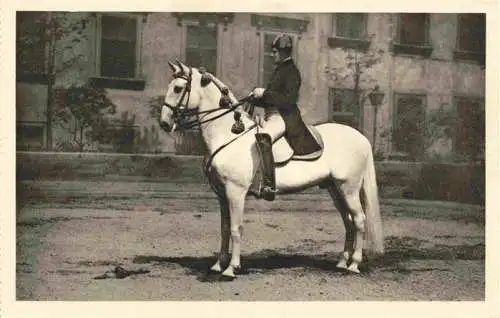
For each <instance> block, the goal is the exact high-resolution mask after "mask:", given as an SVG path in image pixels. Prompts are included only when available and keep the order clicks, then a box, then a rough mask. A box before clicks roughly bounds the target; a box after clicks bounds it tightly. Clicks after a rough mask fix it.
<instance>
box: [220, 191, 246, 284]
mask: <svg viewBox="0 0 500 318" xmlns="http://www.w3.org/2000/svg"><path fill="white" fill-rule="evenodd" d="M246 192H247V190H246V189H245V188H243V187H241V186H239V185H236V184H233V183H228V184H227V185H226V197H227V202H228V203H229V214H230V224H231V225H230V232H231V241H232V253H231V262H230V263H229V266H228V267H227V268H226V269H225V270H224V272H223V273H222V276H223V277H226V278H229V279H233V278H235V277H236V275H235V270H238V269H240V268H241V263H240V252H241V234H242V231H243V210H244V207H245V198H246Z"/></svg>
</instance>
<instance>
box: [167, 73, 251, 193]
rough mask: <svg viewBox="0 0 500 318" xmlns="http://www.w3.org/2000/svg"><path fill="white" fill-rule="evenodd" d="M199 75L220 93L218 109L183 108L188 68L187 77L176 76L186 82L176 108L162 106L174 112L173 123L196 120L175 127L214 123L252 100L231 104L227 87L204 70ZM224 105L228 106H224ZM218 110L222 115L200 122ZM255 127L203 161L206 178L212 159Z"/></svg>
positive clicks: (249, 98)
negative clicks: (184, 119)
mask: <svg viewBox="0 0 500 318" xmlns="http://www.w3.org/2000/svg"><path fill="white" fill-rule="evenodd" d="M200 73H201V74H202V77H204V80H210V81H211V82H212V83H213V84H214V85H215V86H216V87H217V88H218V89H219V91H220V92H221V93H222V97H221V100H220V101H219V107H218V108H215V109H210V110H204V111H199V110H198V107H197V108H187V106H184V107H183V106H182V105H181V104H182V101H183V100H184V97H185V96H186V94H187V95H188V96H187V102H186V105H188V103H189V96H190V93H191V81H192V69H191V68H189V73H188V74H187V76H186V74H185V73H181V74H179V75H177V76H176V77H177V78H182V79H185V80H186V81H187V84H186V89H185V90H184V91H183V94H182V95H181V98H180V99H179V102H178V103H177V106H175V107H174V106H172V105H170V104H168V103H163V105H164V106H166V107H168V108H170V109H171V110H172V111H173V112H174V115H173V116H174V121H177V120H176V118H177V119H178V118H182V117H186V116H197V119H194V120H191V121H188V122H181V123H177V125H178V127H179V128H180V129H189V128H193V127H195V126H201V125H202V124H205V123H208V122H211V121H214V120H216V119H218V118H221V117H223V116H225V115H227V114H229V113H231V112H234V111H235V110H236V108H238V107H239V106H241V105H243V104H244V103H246V102H247V101H249V100H252V98H253V97H252V96H247V97H244V98H242V99H240V100H238V102H237V103H236V104H231V101H230V100H229V98H228V94H229V89H228V88H227V87H225V86H221V85H220V84H219V83H218V82H217V81H216V80H215V78H213V75H211V74H209V73H206V72H205V71H204V70H202V71H200ZM202 80H203V79H202ZM226 103H227V104H228V105H226ZM228 106H229V107H228ZM220 110H225V111H224V112H223V113H221V114H218V115H217V116H214V117H210V118H208V119H205V120H200V115H205V116H206V115H208V114H211V113H214V112H217V111H220ZM256 126H257V123H254V124H253V125H251V126H250V127H249V128H247V129H245V131H243V132H241V133H239V134H237V135H236V136H234V138H232V139H230V140H228V141H226V142H225V143H224V144H222V145H221V146H220V147H219V148H217V150H215V151H214V153H213V154H211V155H210V156H209V157H208V159H207V160H206V161H205V160H204V167H203V172H204V173H205V175H206V176H207V178H210V170H211V168H212V162H213V159H214V157H215V156H216V155H217V154H218V153H219V152H220V151H221V150H223V149H224V148H226V147H227V146H229V145H230V144H232V143H233V142H234V141H236V140H237V139H239V138H240V137H241V136H243V135H245V134H247V133H248V132H250V131H252V130H253V129H254V128H255V127H256ZM209 183H210V186H211V187H212V189H213V190H214V191H215V193H216V194H217V195H218V196H221V194H219V192H218V191H217V189H215V188H214V186H213V185H212V183H211V182H209Z"/></svg>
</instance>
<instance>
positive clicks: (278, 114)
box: [250, 34, 320, 201]
mask: <svg viewBox="0 0 500 318" xmlns="http://www.w3.org/2000/svg"><path fill="white" fill-rule="evenodd" d="M272 54H273V57H274V63H275V65H276V68H275V69H274V72H273V74H272V76H271V80H270V81H269V83H268V84H267V87H266V88H261V87H258V88H255V89H254V90H253V91H252V93H250V95H251V96H252V97H253V98H254V99H255V104H256V105H257V106H260V107H263V108H264V109H265V121H264V124H263V126H262V129H260V131H259V133H257V134H256V135H255V138H256V140H257V145H258V148H259V150H260V154H261V159H262V165H263V169H264V184H263V188H262V196H263V198H264V199H265V200H268V201H272V200H274V197H275V194H276V185H275V183H276V181H275V171H274V169H275V168H274V158H273V153H272V150H271V149H272V143H273V142H274V141H276V139H278V138H279V137H281V136H283V135H284V136H285V138H286V140H287V141H288V143H289V144H290V146H291V148H292V149H293V151H294V154H296V155H307V154H310V153H313V152H316V151H318V150H320V146H319V145H318V143H317V142H316V140H315V139H314V137H313V135H312V134H311V132H310V131H309V129H307V127H306V125H305V123H304V121H303V120H302V117H301V114H300V110H299V108H298V106H297V102H298V99H299V90H300V85H301V76H300V72H299V70H298V69H297V66H296V65H295V63H294V61H293V60H292V57H291V54H292V38H291V37H290V36H289V35H285V34H281V35H278V36H277V37H276V38H275V39H274V41H273V43H272Z"/></svg>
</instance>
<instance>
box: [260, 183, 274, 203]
mask: <svg viewBox="0 0 500 318" xmlns="http://www.w3.org/2000/svg"><path fill="white" fill-rule="evenodd" d="M277 192H278V191H277V190H276V189H273V188H272V187H270V186H264V187H262V188H261V189H260V195H261V197H262V198H263V199H265V200H267V201H273V200H274V198H275V197H276V193H277Z"/></svg>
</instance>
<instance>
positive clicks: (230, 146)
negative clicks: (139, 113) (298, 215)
mask: <svg viewBox="0 0 500 318" xmlns="http://www.w3.org/2000/svg"><path fill="white" fill-rule="evenodd" d="M169 65H170V67H171V68H172V70H173V72H174V79H173V80H172V81H171V82H170V83H169V84H168V87H167V92H166V95H165V103H164V105H163V107H162V111H161V117H160V123H159V124H160V126H161V127H162V128H163V129H164V130H165V131H167V132H172V131H173V130H175V127H181V128H182V127H183V126H184V127H187V126H193V125H199V126H200V129H201V134H202V136H203V139H204V141H205V143H206V146H207V150H208V153H207V157H206V159H208V160H206V165H207V166H206V174H207V177H208V179H209V182H210V185H211V186H212V188H213V189H214V190H215V192H216V193H217V195H218V199H219V203H220V211H221V242H220V243H221V244H220V253H219V256H218V259H217V261H216V262H215V264H214V265H213V266H212V267H211V268H210V270H211V271H215V272H217V273H219V274H220V273H222V275H221V278H226V279H234V278H235V277H236V274H237V273H238V271H239V270H240V269H241V267H240V252H241V250H240V249H241V247H240V244H241V234H242V225H243V212H244V206H245V199H246V197H247V196H248V194H249V190H250V188H251V185H252V183H253V180H254V177H255V175H256V173H257V172H258V168H259V164H260V161H259V160H260V159H259V158H260V157H259V156H258V150H257V147H256V145H255V133H256V129H257V128H258V127H256V124H255V122H254V121H253V120H252V119H251V117H250V116H249V114H248V113H246V112H245V111H243V110H242V107H240V105H241V104H243V103H242V102H239V103H238V100H237V99H236V98H235V97H234V95H233V94H232V93H231V92H230V91H228V89H227V87H226V86H225V85H224V84H223V83H222V82H221V81H220V80H218V79H217V78H215V77H214V76H213V75H211V74H208V73H205V72H203V71H201V72H200V70H198V69H196V68H190V67H188V66H186V65H185V64H183V63H181V62H179V61H177V62H176V63H175V64H174V63H171V62H169ZM224 98H226V100H227V99H228V98H229V99H230V101H231V103H232V106H230V107H224V106H227V105H223V107H221V106H220V103H222V100H223V99H224ZM237 107H238V108H237ZM235 109H238V111H239V112H240V113H241V114H242V116H241V120H242V122H243V124H244V125H245V128H246V129H245V131H243V132H242V133H239V134H234V133H232V132H231V127H232V125H233V124H234V120H235V119H234V118H233V111H234V110H235ZM189 116H195V117H196V118H195V119H194V120H192V121H191V122H186V118H187V117H189ZM316 129H317V131H318V132H319V134H320V135H321V137H322V139H323V145H324V151H323V153H322V155H321V157H319V158H317V159H316V160H309V161H304V160H293V159H292V160H289V161H288V162H287V163H286V164H283V165H280V166H277V167H276V188H277V190H278V195H279V194H280V193H282V194H283V193H294V192H295V193H296V192H298V191H301V190H303V189H305V188H309V187H313V186H320V187H321V188H327V189H328V192H329V193H330V195H331V197H332V199H333V201H334V204H335V206H336V208H337V210H338V211H339V212H340V214H341V216H342V220H343V222H344V225H345V245H344V251H343V253H342V256H341V259H340V261H339V262H338V263H337V267H338V268H342V269H347V270H348V271H351V272H354V273H359V268H358V265H359V264H360V262H361V261H362V253H363V248H365V249H367V250H369V251H371V252H373V253H374V254H378V255H381V254H383V252H384V245H383V241H384V237H383V232H382V222H381V218H380V212H379V201H378V190H377V184H376V177H375V166H374V161H373V155H372V150H371V145H370V142H369V141H368V140H367V138H366V137H365V136H363V135H362V134H361V133H359V132H358V131H357V130H355V129H353V128H351V127H349V126H345V125H341V124H336V123H326V124H321V125H318V126H316ZM282 139H283V138H282ZM360 195H361V198H362V199H363V200H362V201H363V203H364V204H363V205H362V202H361V200H360ZM230 239H231V242H232V251H231V259H230V261H229V247H230V244H229V243H230ZM364 239H365V240H366V242H363V241H364ZM363 243H365V245H364V244H363Z"/></svg>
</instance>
